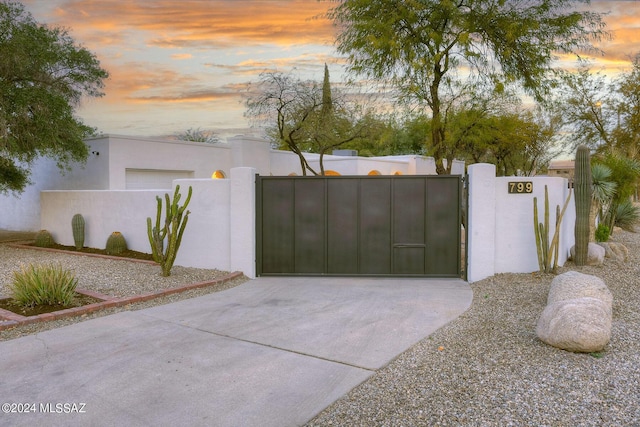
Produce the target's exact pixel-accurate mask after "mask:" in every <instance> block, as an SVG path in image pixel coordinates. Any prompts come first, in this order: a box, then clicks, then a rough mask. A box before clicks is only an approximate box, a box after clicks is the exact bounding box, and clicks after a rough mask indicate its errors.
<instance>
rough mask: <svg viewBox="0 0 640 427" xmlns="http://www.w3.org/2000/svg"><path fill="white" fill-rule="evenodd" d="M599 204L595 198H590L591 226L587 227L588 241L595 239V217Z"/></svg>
mask: <svg viewBox="0 0 640 427" xmlns="http://www.w3.org/2000/svg"><path fill="white" fill-rule="evenodd" d="M599 205H600V204H599V203H598V202H596V201H595V200H593V199H591V210H590V211H589V224H591V227H590V228H589V241H590V242H595V241H596V217H597V216H598V211H599V210H600V206H599Z"/></svg>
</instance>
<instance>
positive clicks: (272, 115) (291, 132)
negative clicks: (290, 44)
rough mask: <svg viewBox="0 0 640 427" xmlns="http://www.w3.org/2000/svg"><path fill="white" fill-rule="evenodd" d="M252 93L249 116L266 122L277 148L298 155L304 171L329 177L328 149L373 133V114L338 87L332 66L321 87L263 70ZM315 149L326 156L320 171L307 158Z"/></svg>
mask: <svg viewBox="0 0 640 427" xmlns="http://www.w3.org/2000/svg"><path fill="white" fill-rule="evenodd" d="M250 91H251V92H250V94H249V96H248V97H247V100H246V106H247V111H246V112H245V116H247V117H250V118H251V119H252V120H254V121H256V122H261V123H263V124H266V133H267V137H268V138H270V139H271V141H272V142H273V143H274V145H275V146H278V147H279V148H280V149H284V150H289V151H292V152H294V153H296V155H297V156H298V158H299V160H300V167H301V171H302V174H303V175H306V174H307V172H310V173H312V174H313V175H324V163H323V158H324V155H325V154H326V153H329V152H330V151H331V150H333V149H336V148H338V147H343V146H345V145H347V144H348V143H351V142H354V141H356V140H359V139H361V138H364V137H365V136H366V135H368V126H367V125H368V124H369V118H370V117H369V116H367V113H368V112H367V111H365V108H364V107H363V106H362V105H359V104H358V103H357V102H351V101H350V100H349V99H348V97H347V96H346V95H345V94H344V93H342V92H339V91H333V90H332V88H331V84H330V82H329V71H328V68H327V66H326V65H325V70H324V79H323V83H322V84H321V85H320V84H318V83H317V82H315V81H313V80H301V79H299V78H298V77H296V76H295V74H294V73H293V72H290V73H282V72H277V71H270V72H265V73H262V74H261V75H260V80H259V81H258V82H257V83H256V84H255V85H253V86H252V87H251V88H250ZM334 92H337V93H334ZM309 152H312V153H318V154H320V160H319V164H320V170H319V171H317V170H315V169H314V168H313V167H312V166H311V165H310V164H309V162H308V161H307V159H306V157H305V155H304V153H309Z"/></svg>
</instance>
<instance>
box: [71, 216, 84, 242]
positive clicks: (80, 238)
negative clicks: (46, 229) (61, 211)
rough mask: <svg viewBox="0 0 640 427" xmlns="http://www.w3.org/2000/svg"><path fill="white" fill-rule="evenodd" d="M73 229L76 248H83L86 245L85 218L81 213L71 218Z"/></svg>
mask: <svg viewBox="0 0 640 427" xmlns="http://www.w3.org/2000/svg"><path fill="white" fill-rule="evenodd" d="M71 230H73V242H74V243H75V245H76V249H77V250H80V249H82V247H83V246H84V218H83V217H82V215H80V214H79V213H78V214H75V215H74V216H73V218H71Z"/></svg>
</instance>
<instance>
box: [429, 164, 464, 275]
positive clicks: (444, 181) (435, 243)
mask: <svg viewBox="0 0 640 427" xmlns="http://www.w3.org/2000/svg"><path fill="white" fill-rule="evenodd" d="M459 200H460V179H459V178H458V177H455V176H452V177H438V179H433V180H428V181H427V212H428V215H429V219H428V220H427V271H428V272H429V274H434V275H440V276H454V275H459V274H460V221H461V218H460V203H459Z"/></svg>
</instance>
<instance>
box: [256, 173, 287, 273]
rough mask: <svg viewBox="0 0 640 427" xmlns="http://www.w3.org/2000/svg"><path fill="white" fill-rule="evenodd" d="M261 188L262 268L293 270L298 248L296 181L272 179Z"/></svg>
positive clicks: (267, 271) (264, 269) (271, 270)
mask: <svg viewBox="0 0 640 427" xmlns="http://www.w3.org/2000/svg"><path fill="white" fill-rule="evenodd" d="M263 182H264V181H263ZM265 184H266V182H265ZM261 191H262V272H263V273H293V272H294V257H293V255H294V250H295V246H294V240H293V237H294V215H293V214H294V204H293V201H294V199H293V194H294V186H293V181H291V180H288V179H274V180H270V181H268V185H263V186H262V189H261Z"/></svg>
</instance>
